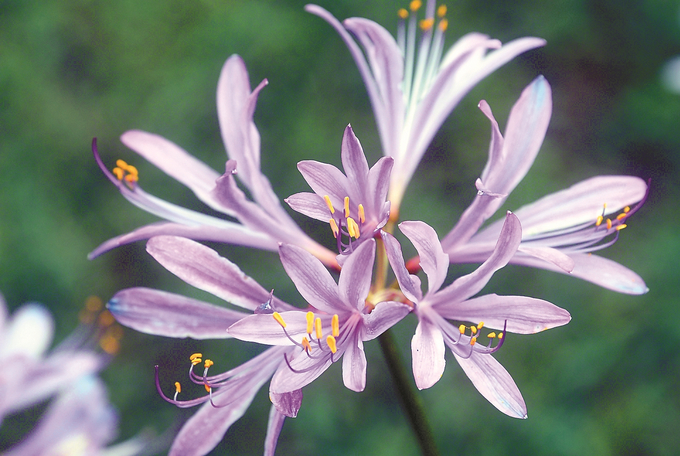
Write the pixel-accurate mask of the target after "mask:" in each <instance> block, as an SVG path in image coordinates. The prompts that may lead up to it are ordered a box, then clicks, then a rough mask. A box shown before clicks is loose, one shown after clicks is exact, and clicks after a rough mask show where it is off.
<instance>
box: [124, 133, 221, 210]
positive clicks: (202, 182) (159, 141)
mask: <svg viewBox="0 0 680 456" xmlns="http://www.w3.org/2000/svg"><path fill="white" fill-rule="evenodd" d="M120 140H121V142H122V143H123V144H125V145H126V146H127V147H129V148H130V149H132V150H134V151H135V152H137V153H138V154H139V155H141V156H142V157H144V158H146V159H147V160H149V161H150V162H151V163H153V164H154V165H156V166H157V167H158V168H159V169H161V170H162V171H163V172H165V173H166V174H167V175H169V176H170V177H172V178H174V179H175V180H177V181H178V182H181V183H182V184H184V185H186V186H187V187H189V188H190V189H191V190H192V191H193V192H194V193H195V194H196V196H197V197H198V199H200V200H201V201H203V202H204V203H206V204H207V205H208V206H210V207H212V208H213V209H215V210H217V211H220V212H225V211H224V208H222V207H221V205H220V204H218V203H217V202H216V201H215V199H214V198H213V197H212V195H211V194H210V192H211V191H212V189H213V188H214V187H215V181H216V180H217V178H218V177H220V175H219V173H218V172H217V171H215V170H214V169H212V168H210V167H209V166H208V165H206V164H205V163H203V162H202V161H200V160H198V159H196V158H195V157H193V156H192V155H190V154H188V153H187V152H186V151H185V150H184V149H182V148H181V147H179V146H178V145H177V144H175V143H173V142H172V141H169V140H167V139H165V138H163V137H162V136H159V135H155V134H152V133H147V132H145V131H140V130H130V131H127V132H125V133H123V135H122V136H121V137H120ZM227 213H228V214H230V215H233V214H231V213H229V212H228V211H227Z"/></svg>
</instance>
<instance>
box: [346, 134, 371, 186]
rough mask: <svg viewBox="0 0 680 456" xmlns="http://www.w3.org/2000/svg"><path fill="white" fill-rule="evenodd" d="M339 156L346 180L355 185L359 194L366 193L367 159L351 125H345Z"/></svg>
mask: <svg viewBox="0 0 680 456" xmlns="http://www.w3.org/2000/svg"><path fill="white" fill-rule="evenodd" d="M340 157H341V159H342V167H343V169H344V170H345V175H346V176H347V180H348V181H349V182H351V183H352V185H353V186H355V188H356V189H357V193H358V194H359V195H367V194H368V180H367V177H368V171H369V169H368V161H367V160H366V155H364V150H363V149H362V147H361V143H360V142H359V139H358V138H357V137H356V135H355V134H354V131H352V126H351V125H347V127H346V128H345V132H344V133H343V135H342V147H341V153H340Z"/></svg>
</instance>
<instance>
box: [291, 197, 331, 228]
mask: <svg viewBox="0 0 680 456" xmlns="http://www.w3.org/2000/svg"><path fill="white" fill-rule="evenodd" d="M284 201H285V202H286V203H288V205H289V206H290V207H291V209H293V210H294V211H296V212H299V213H301V214H303V215H306V216H307V217H311V218H313V219H316V220H319V221H321V222H325V223H328V221H329V220H330V219H331V215H330V211H329V210H328V206H327V205H326V202H325V201H324V200H323V198H322V197H320V196H319V195H317V194H316V193H310V192H301V193H296V194H294V195H290V196H289V197H288V198H286V199H284Z"/></svg>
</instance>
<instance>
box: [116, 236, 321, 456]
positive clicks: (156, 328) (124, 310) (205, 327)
mask: <svg viewBox="0 0 680 456" xmlns="http://www.w3.org/2000/svg"><path fill="white" fill-rule="evenodd" d="M147 251H148V252H149V253H150V254H151V255H152V256H153V257H154V258H155V259H156V260H157V261H158V262H159V263H161V265H163V266H164V267H165V268H166V269H168V270H169V271H170V272H172V273H173V274H175V275H177V276H178V277H179V278H181V279H183V280H184V281H185V282H187V283H189V284H191V285H193V286H195V287H197V288H199V289H202V290H205V291H208V292H210V293H212V294H214V295H215V296H217V297H219V298H221V299H223V300H225V301H227V302H229V303H230V304H233V305H235V306H238V307H240V308H241V309H243V310H235V309H229V308H225V307H220V306H216V305H213V304H209V303H206V302H202V301H198V300H195V299H191V298H187V297H184V296H181V295H176V294H173V293H167V292H163V291H159V290H152V289H148V288H129V289H125V290H121V291H119V292H118V293H116V295H114V296H113V298H111V300H110V301H109V303H108V309H109V310H110V311H111V313H112V314H113V315H114V317H115V318H116V320H117V321H118V322H119V323H121V324H123V325H125V326H128V327H130V328H133V329H135V330H137V331H140V332H143V333H147V334H154V335H162V336H166V337H176V338H184V337H191V338H193V339H227V338H230V337H232V336H231V334H229V333H228V332H227V328H228V327H229V326H231V325H232V324H234V323H235V322H238V321H239V320H241V319H243V318H246V317H248V316H249V315H251V314H252V313H253V312H255V313H263V314H271V313H272V312H274V311H282V312H283V311H290V310H293V309H295V307H293V306H290V305H289V304H287V303H285V302H283V301H281V300H280V299H278V298H277V297H275V296H274V295H273V292H268V291H266V290H265V289H264V288H262V287H261V286H260V285H259V284H258V283H257V282H255V281H254V280H253V279H252V278H250V277H248V276H247V275H245V274H244V273H243V272H242V271H241V270H240V269H239V268H238V266H236V265H235V264H233V263H232V262H230V261H229V260H227V259H225V258H222V257H220V256H219V255H218V254H217V252H215V251H214V250H212V249H210V248H208V247H206V246H203V245H201V244H199V243H197V242H195V241H192V240H190V239H185V238H181V237H174V236H156V237H153V238H151V239H150V240H149V241H148V242H147ZM310 256H311V254H310ZM316 261H318V260H316ZM244 310H245V311H244ZM288 352H290V349H289V348H288V347H272V348H270V349H269V350H266V351H265V352H263V353H261V354H260V355H258V356H256V357H255V358H253V359H252V360H250V361H248V362H246V363H244V364H242V365H240V366H237V367H235V368H233V369H230V370H227V371H226V372H223V373H221V374H217V375H208V372H209V369H210V367H212V366H213V365H214V362H213V361H212V360H210V359H206V360H205V361H203V359H202V355H201V354H194V355H192V356H191V357H190V367H189V379H190V381H191V382H192V383H196V384H199V385H203V386H205V388H206V391H207V394H205V395H204V396H201V397H199V398H196V399H192V400H179V399H178V396H179V394H180V393H181V389H182V388H181V384H180V383H179V382H176V383H175V391H174V396H173V397H169V396H167V395H166V394H165V393H164V392H163V389H162V387H161V381H160V378H159V368H158V366H157V367H156V386H157V389H158V392H159V394H160V395H161V397H163V398H164V399H165V400H166V401H168V402H170V403H172V404H174V405H176V406H178V407H182V408H184V407H194V406H197V405H200V404H203V406H202V407H201V408H200V409H199V410H198V412H196V414H194V415H193V416H192V417H191V418H190V419H189V420H188V421H187V422H186V423H185V424H184V426H183V427H182V429H181V430H180V432H179V433H178V434H177V436H176V438H175V440H174V442H173V444H172V447H171V449H170V454H171V455H203V454H207V453H208V452H210V451H211V450H212V449H213V448H214V447H215V446H216V445H217V444H218V443H219V442H220V440H221V439H222V437H223V436H224V434H225V433H226V432H227V431H228V429H229V427H230V426H231V425H232V424H233V423H234V422H235V421H236V420H238V419H239V418H240V417H241V416H242V415H243V414H244V413H245V411H246V410H247V408H248V406H249V405H250V403H251V402H252V400H253V397H254V396H255V394H256V393H257V391H258V390H259V389H260V387H261V386H262V385H263V384H264V383H265V382H266V381H267V380H269V379H270V378H271V376H272V375H273V374H274V372H275V371H276V369H277V368H278V367H279V366H280V365H281V364H283V363H284V358H285V355H286V353H288ZM200 363H204V370H203V373H202V374H200V375H199V374H195V373H194V371H193V368H194V366H196V365H198V364H200ZM271 399H272V402H273V405H272V411H271V413H270V425H269V428H268V430H267V437H266V440H265V455H273V454H274V450H275V448H276V439H277V438H278V435H279V432H280V430H281V427H282V426H283V422H284V418H285V417H286V416H291V417H294V416H295V415H296V414H297V411H298V410H299V408H300V404H301V401H302V393H301V392H300V391H293V392H290V393H289V394H285V395H279V396H271Z"/></svg>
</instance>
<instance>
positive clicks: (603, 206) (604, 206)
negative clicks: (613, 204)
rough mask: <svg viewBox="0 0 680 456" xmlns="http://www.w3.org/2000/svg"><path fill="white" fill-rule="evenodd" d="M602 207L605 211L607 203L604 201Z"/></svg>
mask: <svg viewBox="0 0 680 456" xmlns="http://www.w3.org/2000/svg"><path fill="white" fill-rule="evenodd" d="M602 209H603V210H605V211H606V210H607V203H604V204H603V205H602Z"/></svg>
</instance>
